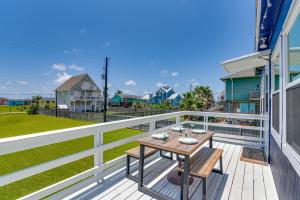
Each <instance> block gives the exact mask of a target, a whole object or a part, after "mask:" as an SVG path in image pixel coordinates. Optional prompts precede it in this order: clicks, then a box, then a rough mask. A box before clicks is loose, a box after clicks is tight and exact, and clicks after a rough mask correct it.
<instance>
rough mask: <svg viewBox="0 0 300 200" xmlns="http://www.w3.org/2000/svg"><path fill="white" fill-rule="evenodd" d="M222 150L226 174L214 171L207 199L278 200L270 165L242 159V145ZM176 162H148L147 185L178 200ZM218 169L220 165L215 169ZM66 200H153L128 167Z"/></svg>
mask: <svg viewBox="0 0 300 200" xmlns="http://www.w3.org/2000/svg"><path fill="white" fill-rule="evenodd" d="M214 147H216V148H223V149H224V153H223V165H224V174H223V175H221V174H218V173H214V172H212V173H211V174H210V176H209V178H208V182H207V186H208V191H207V199H217V200H218V199H272V200H276V199H278V196H277V192H276V188H275V184H274V181H273V176H272V173H271V170H270V167H269V166H263V165H257V164H253V163H246V162H244V161H241V160H240V154H241V149H242V146H240V145H234V144H228V143H220V142H214ZM176 165H177V162H176V161H174V160H173V161H172V160H169V159H165V158H160V157H159V155H158V154H156V155H154V156H151V157H150V158H148V159H146V165H145V171H144V173H145V176H144V183H145V185H146V186H147V187H149V188H151V189H152V190H154V191H157V192H159V193H161V194H163V195H165V196H166V197H169V198H170V199H176V200H177V199H179V197H180V186H178V185H174V184H172V183H170V182H169V181H168V179H167V176H168V174H169V173H170V172H172V171H173V170H174V168H175V167H176ZM137 166H138V163H137V162H133V163H132V167H131V169H132V174H133V175H134V176H137ZM216 168H218V165H217V166H216ZM189 197H190V199H195V200H196V199H202V180H201V179H199V178H195V179H194V182H193V183H192V184H191V185H190V187H189ZM66 199H95V200H96V199H97V200H100V199H101V200H102V199H103V200H109V199H120V200H121V199H129V200H134V199H141V200H144V199H153V198H152V197H151V196H148V195H146V194H143V193H141V192H140V191H138V185H137V183H136V182H135V181H133V180H130V179H128V178H126V177H125V168H122V169H120V170H118V171H116V172H115V173H113V174H111V175H109V176H107V177H105V179H104V181H103V182H102V183H94V184H92V185H90V186H88V187H86V188H84V189H82V190H80V191H78V192H76V193H74V194H72V195H71V196H69V197H67V198H66Z"/></svg>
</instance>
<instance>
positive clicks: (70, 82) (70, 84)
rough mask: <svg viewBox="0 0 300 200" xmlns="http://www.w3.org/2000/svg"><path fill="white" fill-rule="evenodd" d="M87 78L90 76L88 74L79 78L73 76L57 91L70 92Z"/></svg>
mask: <svg viewBox="0 0 300 200" xmlns="http://www.w3.org/2000/svg"><path fill="white" fill-rule="evenodd" d="M85 76H88V74H81V75H78V76H73V77H71V78H69V79H68V80H66V81H65V82H64V83H63V84H61V85H60V86H59V87H58V88H57V89H56V90H57V91H58V92H63V91H69V90H70V89H71V88H73V87H74V86H75V85H76V84H77V83H79V82H80V81H81V80H82V79H83V78H84V77H85Z"/></svg>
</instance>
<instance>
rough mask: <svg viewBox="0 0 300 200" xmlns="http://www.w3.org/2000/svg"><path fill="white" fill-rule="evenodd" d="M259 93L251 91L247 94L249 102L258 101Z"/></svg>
mask: <svg viewBox="0 0 300 200" xmlns="http://www.w3.org/2000/svg"><path fill="white" fill-rule="evenodd" d="M259 98H260V92H259V91H251V92H249V100H259Z"/></svg>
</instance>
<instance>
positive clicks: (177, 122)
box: [176, 116, 180, 125]
mask: <svg viewBox="0 0 300 200" xmlns="http://www.w3.org/2000/svg"><path fill="white" fill-rule="evenodd" d="M179 123H180V116H177V117H176V125H178V124H179Z"/></svg>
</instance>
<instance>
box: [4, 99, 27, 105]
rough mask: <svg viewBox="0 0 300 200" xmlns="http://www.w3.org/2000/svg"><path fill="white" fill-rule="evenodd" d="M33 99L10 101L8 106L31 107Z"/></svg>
mask: <svg viewBox="0 0 300 200" xmlns="http://www.w3.org/2000/svg"><path fill="white" fill-rule="evenodd" d="M31 103H32V100H31V99H8V100H7V105H8V106H26V105H31Z"/></svg>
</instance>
